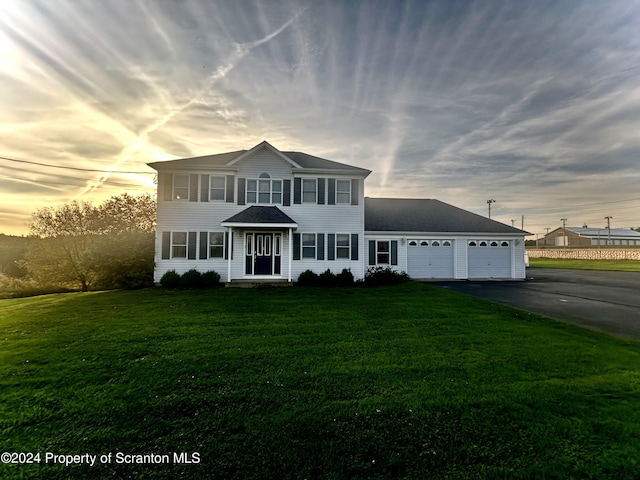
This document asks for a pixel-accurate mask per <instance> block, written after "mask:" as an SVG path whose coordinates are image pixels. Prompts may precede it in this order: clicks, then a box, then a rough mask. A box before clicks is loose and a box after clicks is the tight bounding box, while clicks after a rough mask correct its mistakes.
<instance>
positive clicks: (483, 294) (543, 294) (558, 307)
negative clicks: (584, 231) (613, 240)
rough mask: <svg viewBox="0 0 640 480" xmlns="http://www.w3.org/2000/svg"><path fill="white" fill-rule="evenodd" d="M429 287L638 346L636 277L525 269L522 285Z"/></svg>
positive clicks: (639, 286)
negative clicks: (482, 300) (476, 298)
mask: <svg viewBox="0 0 640 480" xmlns="http://www.w3.org/2000/svg"><path fill="white" fill-rule="evenodd" d="M432 284H433V285H437V286H440V287H442V288H446V289H448V290H452V291H455V292H460V293H465V294H468V295H473V296H476V297H480V298H484V299H487V300H492V301H496V302H500V303H504V304H506V305H509V306H512V307H516V308H519V309H521V310H526V311H529V312H533V313H539V314H541V315H545V316H547V317H551V318H554V319H556V320H561V321H564V322H567V323H571V324H574V325H579V326H581V327H584V328H589V329H592V330H597V331H599V332H603V333H608V334H610V335H614V336H617V337H620V338H624V339H628V340H635V341H640V272H603V271H595V270H565V269H555V268H528V269H527V279H526V280H525V281H523V282H497V281H452V282H432Z"/></svg>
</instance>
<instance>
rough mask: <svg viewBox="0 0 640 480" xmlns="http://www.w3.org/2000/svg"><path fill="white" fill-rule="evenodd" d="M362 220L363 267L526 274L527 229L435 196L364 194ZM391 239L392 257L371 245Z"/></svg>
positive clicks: (461, 275) (456, 275)
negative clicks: (365, 248)
mask: <svg viewBox="0 0 640 480" xmlns="http://www.w3.org/2000/svg"><path fill="white" fill-rule="evenodd" d="M364 225H365V238H367V239H369V242H367V245H369V249H370V252H369V256H368V258H369V259H370V260H369V267H372V266H373V267H375V266H378V267H379V266H382V267H386V266H389V267H391V268H394V269H395V270H400V271H405V272H407V274H409V276H410V277H411V278H414V279H432V278H433V279H461V280H462V279H490V278H491V279H505V280H522V279H524V278H525V277H526V270H525V265H524V237H525V236H526V235H529V233H528V232H525V231H524V230H520V229H517V228H514V227H511V226H509V225H505V224H503V223H500V222H496V221H495V220H491V219H489V218H486V217H483V216H481V215H477V214H474V213H471V212H468V211H466V210H462V209H460V208H457V207H454V206H453V205H448V204H446V203H444V202H440V201H438V200H432V199H409V198H406V199H394V198H365V208H364ZM394 242H395V245H397V249H396V253H397V255H396V256H395V259H396V261H394V262H389V261H388V260H386V257H384V256H382V257H379V256H376V251H375V250H373V251H371V249H372V248H374V247H375V245H381V244H382V245H386V244H394ZM372 245H373V246H374V247H372ZM372 260H373V261H372ZM385 261H386V262H387V263H385Z"/></svg>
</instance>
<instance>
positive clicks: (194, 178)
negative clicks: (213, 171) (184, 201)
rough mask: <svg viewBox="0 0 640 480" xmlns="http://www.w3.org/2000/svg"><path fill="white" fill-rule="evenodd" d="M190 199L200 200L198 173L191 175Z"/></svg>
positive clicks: (193, 200) (191, 200) (192, 200)
mask: <svg viewBox="0 0 640 480" xmlns="http://www.w3.org/2000/svg"><path fill="white" fill-rule="evenodd" d="M189 177H190V178H189V201H190V202H197V201H198V175H196V174H191V175H189Z"/></svg>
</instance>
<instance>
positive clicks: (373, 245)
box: [369, 240, 376, 265]
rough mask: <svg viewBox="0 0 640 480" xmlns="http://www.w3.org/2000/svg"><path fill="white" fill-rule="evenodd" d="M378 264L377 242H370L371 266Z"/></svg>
mask: <svg viewBox="0 0 640 480" xmlns="http://www.w3.org/2000/svg"><path fill="white" fill-rule="evenodd" d="M375 264H376V241H375V240H369V265H375Z"/></svg>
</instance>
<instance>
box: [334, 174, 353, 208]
mask: <svg viewBox="0 0 640 480" xmlns="http://www.w3.org/2000/svg"><path fill="white" fill-rule="evenodd" d="M340 182H345V183H347V185H348V186H349V190H348V191H346V190H340V189H339V188H338V185H339V184H340ZM351 183H352V182H351V179H344V178H336V205H351ZM346 194H348V195H347V201H346V202H341V201H339V200H338V198H339V196H340V195H346Z"/></svg>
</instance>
